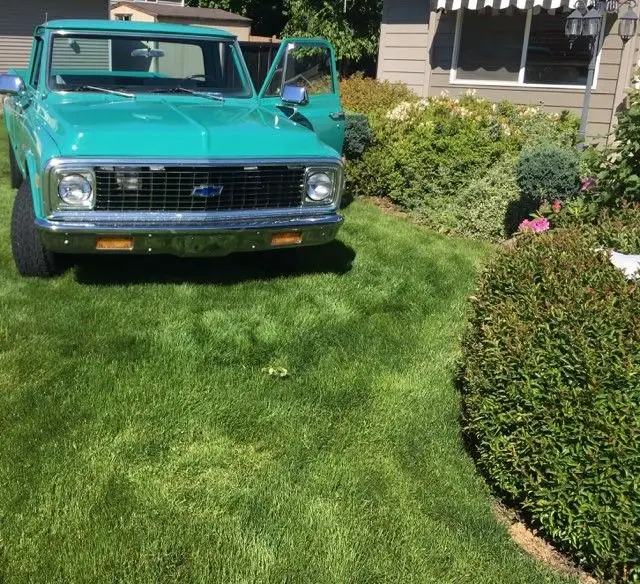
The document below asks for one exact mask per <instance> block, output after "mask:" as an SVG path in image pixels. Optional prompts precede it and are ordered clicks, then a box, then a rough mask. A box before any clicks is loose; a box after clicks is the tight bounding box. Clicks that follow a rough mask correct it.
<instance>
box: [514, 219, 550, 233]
mask: <svg viewBox="0 0 640 584" xmlns="http://www.w3.org/2000/svg"><path fill="white" fill-rule="evenodd" d="M550 228H551V224H550V223H549V220H548V219H547V218H546V217H536V218H535V219H525V220H524V221H523V222H522V223H520V227H518V230H519V231H520V232H521V233H524V232H531V233H543V232H544V231H549V229H550Z"/></svg>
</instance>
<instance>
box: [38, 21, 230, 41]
mask: <svg viewBox="0 0 640 584" xmlns="http://www.w3.org/2000/svg"><path fill="white" fill-rule="evenodd" d="M41 28H45V29H48V30H73V31H91V32H94V31H95V32H105V33H110V32H111V33H113V32H116V33H128V32H130V33H146V34H175V35H183V36H192V35H198V36H210V37H218V38H220V37H224V38H228V39H235V38H236V37H235V35H233V34H231V33H229V32H227V31H226V30H222V29H219V28H209V27H204V26H192V25H187V24H172V23H168V22H136V21H134V20H126V21H125V20H98V19H94V20H90V19H65V20H50V21H49V22H46V23H44V24H42V25H41Z"/></svg>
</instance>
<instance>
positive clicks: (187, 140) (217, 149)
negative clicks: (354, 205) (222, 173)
mask: <svg viewBox="0 0 640 584" xmlns="http://www.w3.org/2000/svg"><path fill="white" fill-rule="evenodd" d="M38 108H39V110H38V114H39V116H40V117H41V119H42V120H43V122H44V123H45V124H46V126H47V127H48V128H49V131H50V133H51V135H52V137H53V139H54V140H55V142H56V143H57V145H58V147H59V149H60V153H61V155H62V156H65V157H67V156H95V157H118V158H120V157H131V158H145V157H161V158H246V157H256V158H278V157H281V158H282V157H283V158H289V157H292V156H295V157H298V156H300V157H318V156H324V157H331V158H336V157H337V156H338V155H337V153H336V152H335V151H334V150H333V149H332V148H330V147H329V146H327V145H326V144H324V143H323V142H321V141H320V140H319V139H318V137H317V136H316V135H315V133H313V132H312V131H310V130H308V129H307V128H305V127H303V126H301V125H299V124H297V123H294V122H292V121H290V120H289V119H288V118H287V116H286V115H284V114H283V113H281V112H279V111H277V110H276V111H268V110H266V109H264V108H262V107H260V105H259V104H258V102H256V101H254V100H246V101H242V102H240V101H239V100H228V101H225V102H224V103H222V102H215V101H211V100H207V99H204V98H199V97H195V98H193V97H191V96H189V97H187V98H184V97H182V96H166V95H144V96H140V97H138V99H136V100H129V99H126V98H123V97H119V96H114V97H113V98H112V97H111V96H102V95H94V94H83V95H82V97H81V98H80V97H79V96H78V95H77V94H76V95H74V96H73V100H71V99H67V100H65V99H64V98H58V99H56V98H54V97H53V96H51V99H48V100H46V101H43V102H41V104H40V105H39V106H38Z"/></svg>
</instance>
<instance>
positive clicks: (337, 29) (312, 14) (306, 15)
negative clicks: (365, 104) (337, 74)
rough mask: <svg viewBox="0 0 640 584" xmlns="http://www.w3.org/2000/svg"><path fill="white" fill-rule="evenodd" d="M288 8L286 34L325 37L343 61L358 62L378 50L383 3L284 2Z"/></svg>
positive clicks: (357, 0)
mask: <svg viewBox="0 0 640 584" xmlns="http://www.w3.org/2000/svg"><path fill="white" fill-rule="evenodd" d="M285 6H286V8H285V9H286V16H287V24H286V26H285V28H284V34H287V35H290V36H319V37H325V38H327V39H329V40H330V41H331V42H332V43H333V44H334V46H335V48H336V52H337V53H338V59H341V60H345V59H346V60H352V61H357V60H359V59H361V58H362V57H369V56H373V55H375V53H376V52H377V50H378V41H379V36H380V18H381V15H382V0H347V1H346V2H345V1H344V0H285Z"/></svg>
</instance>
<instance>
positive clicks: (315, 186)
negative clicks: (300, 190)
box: [307, 172, 333, 203]
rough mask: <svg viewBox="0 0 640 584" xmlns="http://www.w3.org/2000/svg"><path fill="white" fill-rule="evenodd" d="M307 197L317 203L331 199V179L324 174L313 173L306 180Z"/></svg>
mask: <svg viewBox="0 0 640 584" xmlns="http://www.w3.org/2000/svg"><path fill="white" fill-rule="evenodd" d="M307 197H309V198H310V199H311V200H312V201H315V202H316V203H319V202H321V201H326V200H328V199H331V198H332V197H333V179H332V178H331V177H330V176H329V175H328V174H327V173H326V172H314V173H313V174H311V175H309V178H308V179H307Z"/></svg>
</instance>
